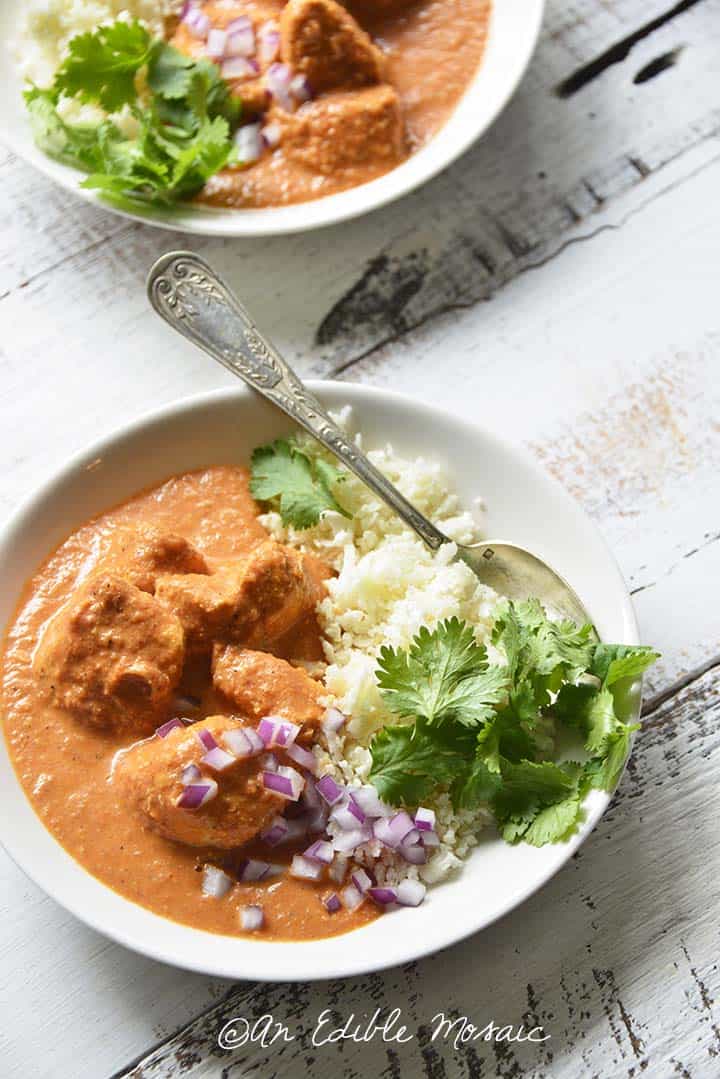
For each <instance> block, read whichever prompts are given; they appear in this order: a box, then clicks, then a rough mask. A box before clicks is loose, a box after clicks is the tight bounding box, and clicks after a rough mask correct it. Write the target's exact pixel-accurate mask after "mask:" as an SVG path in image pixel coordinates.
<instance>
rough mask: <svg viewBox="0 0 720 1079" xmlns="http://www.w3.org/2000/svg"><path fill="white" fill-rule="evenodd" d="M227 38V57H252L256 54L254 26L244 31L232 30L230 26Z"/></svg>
mask: <svg viewBox="0 0 720 1079" xmlns="http://www.w3.org/2000/svg"><path fill="white" fill-rule="evenodd" d="M236 21H239V20H236ZM227 36H228V37H227V45H226V46H225V55H226V56H228V57H232V56H252V55H253V53H254V52H255V34H254V33H253V28H252V26H248V27H246V28H244V29H242V30H232V29H231V27H230V26H228V28H227ZM259 70H260V69H259V68H258V71H259Z"/></svg>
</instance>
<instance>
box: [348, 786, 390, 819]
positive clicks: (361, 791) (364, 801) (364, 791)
mask: <svg viewBox="0 0 720 1079" xmlns="http://www.w3.org/2000/svg"><path fill="white" fill-rule="evenodd" d="M352 796H353V798H354V800H355V802H356V803H357V805H359V806H360V808H361V809H362V811H363V813H364V814H365V816H366V817H389V816H392V813H393V810H392V809H391V808H390V806H387V805H385V803H384V802H382V801H381V800H380V795H379V794H378V792H377V791H376V790H375V788H374V787H371V786H370V785H369V784H366V785H365V786H362V787H357V788H355V789H353V792H352Z"/></svg>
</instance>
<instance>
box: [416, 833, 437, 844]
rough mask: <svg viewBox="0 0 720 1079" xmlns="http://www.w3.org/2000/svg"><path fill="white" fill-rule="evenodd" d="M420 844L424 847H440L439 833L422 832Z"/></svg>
mask: <svg viewBox="0 0 720 1079" xmlns="http://www.w3.org/2000/svg"><path fill="white" fill-rule="evenodd" d="M420 842H421V843H422V845H423V846H424V847H439V846H440V836H439V835H438V834H437V832H421V833H420Z"/></svg>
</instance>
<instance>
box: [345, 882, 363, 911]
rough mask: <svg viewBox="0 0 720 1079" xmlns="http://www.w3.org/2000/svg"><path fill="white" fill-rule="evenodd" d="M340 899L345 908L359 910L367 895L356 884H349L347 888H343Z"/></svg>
mask: <svg viewBox="0 0 720 1079" xmlns="http://www.w3.org/2000/svg"><path fill="white" fill-rule="evenodd" d="M340 899H341V901H342V905H343V906H344V907H345V910H357V908H358V907H359V906H361V905H362V903H364V902H365V896H364V895H363V893H362V892H361V891H360V890H359V889H358V888H356V887H355V885H354V884H348V886H347V887H346V888H343V890H342V891H341V892H340Z"/></svg>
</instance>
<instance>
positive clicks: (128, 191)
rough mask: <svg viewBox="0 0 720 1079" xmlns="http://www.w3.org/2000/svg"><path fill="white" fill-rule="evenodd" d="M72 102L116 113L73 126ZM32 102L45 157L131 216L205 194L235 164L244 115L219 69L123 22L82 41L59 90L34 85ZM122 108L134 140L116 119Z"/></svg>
mask: <svg viewBox="0 0 720 1079" xmlns="http://www.w3.org/2000/svg"><path fill="white" fill-rule="evenodd" d="M66 98H75V99H77V100H78V101H81V102H83V103H84V104H92V105H98V106H100V108H102V109H103V110H105V112H106V113H108V114H109V115H108V116H107V117H106V118H104V119H102V120H100V121H99V122H98V123H69V122H66V121H65V120H64V119H63V117H62V115H61V111H59V109H58V106H59V105H60V103H61V102H62V101H63V100H64V99H66ZM25 101H26V104H27V108H28V112H29V116H30V123H31V125H32V128H33V134H34V137H35V141H36V143H37V145H38V146H39V147H40V149H41V150H43V151H44V152H45V153H47V154H48V155H49V156H51V157H54V158H57V159H58V160H60V161H62V162H64V163H65V164H68V165H73V166H75V167H76V168H79V169H81V170H82V171H83V172H86V173H88V174H89V175H88V177H87V179H86V180H85V181H84V182H83V183H82V185H81V186H83V187H87V188H93V189H96V190H98V191H100V192H101V193H102V194H103V195H104V196H105V197H106V198H108V199H110V200H111V201H113V202H115V203H116V204H119V205H127V206H130V207H131V208H137V207H138V206H142V205H159V206H165V207H167V206H172V205H173V204H175V203H177V202H178V201H179V200H181V199H186V198H191V197H192V196H193V195H195V194H197V192H198V191H199V190H200V189H201V188H202V187H203V186H204V184H205V183H206V182H207V180H208V179H209V178H210V177H211V176H213V175H214V174H215V173H216V172H218V171H219V170H220V169H221V168H223V167H224V166H225V165H226V164H228V163H229V162H230V161H231V160H232V154H233V144H232V139H231V135H232V132H233V130H234V128H235V127H236V126H237V123H238V121H239V118H240V110H241V105H240V102H239V100H238V99H237V98H235V97H232V96H231V95H230V92H229V89H228V86H227V83H225V81H224V80H223V79H222V78H221V76H220V72H219V70H218V68H217V67H215V65H214V64H212V63H210V62H209V61H208V60H205V59H200V60H193V59H191V58H190V57H187V56H184V55H183V54H182V53H180V52H178V50H177V49H174V48H173V47H172V46H171V45H168V44H167V43H166V42H164V41H162V40H159V39H155V38H152V37H151V36H150V34H149V33H148V31H147V30H146V29H145V27H144V26H142V24H141V23H139V22H137V21H135V22H125V21H123V20H118V21H117V22H115V23H112V24H111V25H109V26H101V27H99V28H98V29H97V30H95V31H93V32H91V33H85V34H79V35H78V36H77V37H74V38H73V39H72V41H71V42H70V44H69V47H68V54H67V56H66V58H65V60H64V61H63V63H62V64H61V65H60V67H59V68H58V70H57V72H56V74H55V79H54V82H53V84H52V86H51V87H49V88H47V89H41V88H39V87H36V86H33V87H31V88H30V89H29V90H27V91H26V93H25ZM122 108H126V109H127V110H128V111H129V113H130V117H131V120H132V123H133V127H134V132H133V134H132V135H128V134H125V133H124V130H123V129H121V127H120V126H119V124H118V123H117V122H116V121H115V120H114V119H113V114H115V113H117V112H118V111H119V110H120V109H122ZM124 126H125V125H123V127H124Z"/></svg>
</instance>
